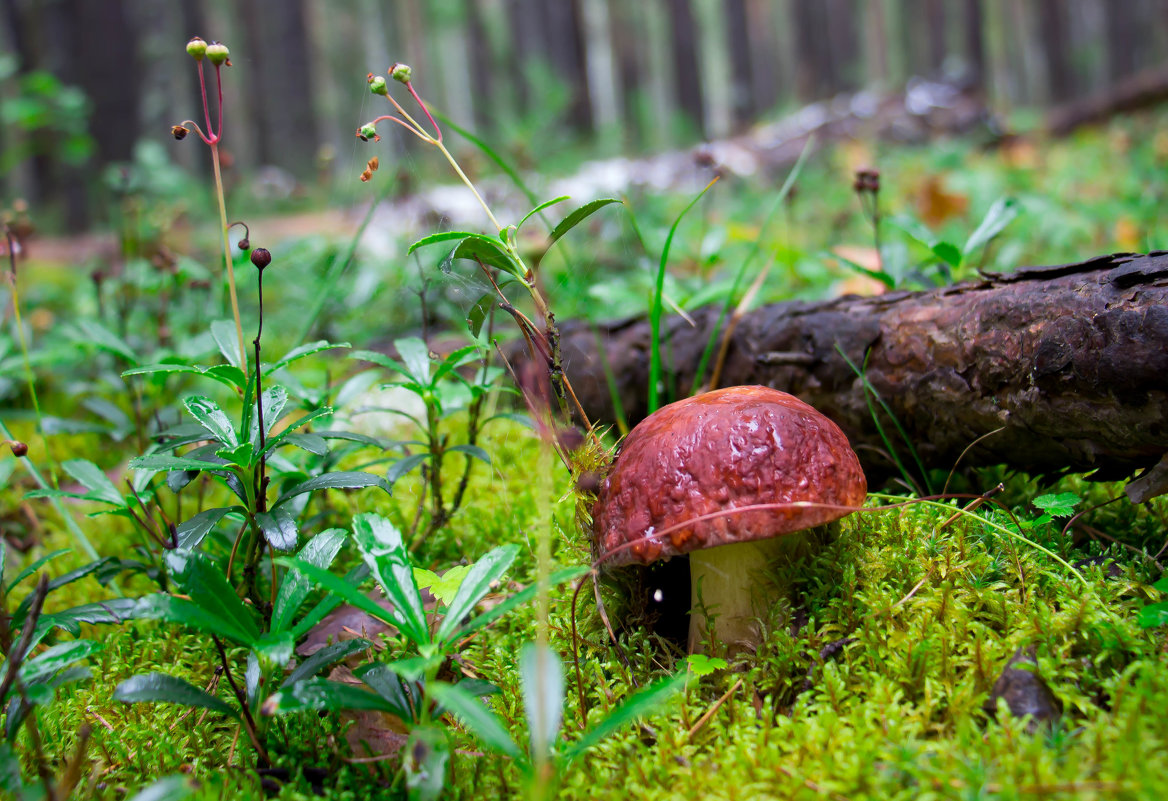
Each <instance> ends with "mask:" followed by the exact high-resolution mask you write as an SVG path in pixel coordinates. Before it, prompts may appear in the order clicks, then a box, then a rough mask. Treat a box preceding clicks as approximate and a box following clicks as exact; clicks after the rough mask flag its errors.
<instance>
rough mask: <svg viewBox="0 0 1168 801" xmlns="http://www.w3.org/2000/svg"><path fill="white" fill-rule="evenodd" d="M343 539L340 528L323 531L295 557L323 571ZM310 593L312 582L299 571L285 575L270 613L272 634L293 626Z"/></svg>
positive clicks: (343, 535) (343, 531) (291, 571)
mask: <svg viewBox="0 0 1168 801" xmlns="http://www.w3.org/2000/svg"><path fill="white" fill-rule="evenodd" d="M345 536H346V532H345V530H344V529H342V528H330V529H326V530H325V531H322V532H320V533H319V534H317V535H316V536H315V537H313V538H312V539H310V540H309V541H308V542H306V543H305V544H304V547H303V548H301V549H300V553H298V554H296V557H297V558H298V559H300V560H301V561H303V562H306V563H308V564H310V565H314V566H316V567H319V568H321V569H325V568H327V567H328V566H329V565H331V564H332V562H333V559H335V558H336V556H337V554H338V553H340V550H341V546H342V545H343V544H344V542H345ZM311 591H312V583H311V582H310V581H309V580H308V578H307V577H306V576H305V575H304V574H303V573H301V572H300V571H299V570H295V569H292V570H289V571H288V572H287V573H286V574H285V575H284V580H283V581H282V582H281V583H280V591H279V592H278V593H277V595H276V606H275V609H274V611H273V612H272V631H283V630H284V629H286V628H288V626H290V625H292V619H293V618H294V617H295V616H296V612H297V611H299V609H300V606H301V604H303V603H304V601H305V599H307V598H308V594H309V593H310V592H311Z"/></svg>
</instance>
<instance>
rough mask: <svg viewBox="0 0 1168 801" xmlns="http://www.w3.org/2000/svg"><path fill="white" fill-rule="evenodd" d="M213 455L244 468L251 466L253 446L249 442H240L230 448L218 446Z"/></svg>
mask: <svg viewBox="0 0 1168 801" xmlns="http://www.w3.org/2000/svg"><path fill="white" fill-rule="evenodd" d="M215 455H216V456H218V457H219V458H220V459H225V460H226V461H227V462H229V463H230V464H233V465H235V466H236V467H242V468H245V469H246V468H248V467H251V462H252V457H253V456H255V448H253V447H252V444H251V443H250V442H241V443H239V444H238V445H233V446H232V447H230V448H219V449H218V450H217V451H215Z"/></svg>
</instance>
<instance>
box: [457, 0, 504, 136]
mask: <svg viewBox="0 0 1168 801" xmlns="http://www.w3.org/2000/svg"><path fill="white" fill-rule="evenodd" d="M463 1H464V4H465V5H464V7H465V9H466V26H467V33H468V34H469V36H470V53H469V56H468V57H469V59H470V81H471V89H472V90H473V91H474V95H475V101H476V102H475V104H474V120H473V122H474V126H475V127H476V128H477V129H478V130H479V131H486V130H487V129H488V127H490V125H491V123H492V122H493V120H492V119H491V108H492V106H493V105H494V89H495V80H494V79H495V74H496V71H495V69H494V64H493V63H492V60H491V43H490V40H489V39H488V38H487V26H486V25H485V24H484V22H483V10H482V8H481V7H480V0H463ZM468 122H470V121H469V120H468Z"/></svg>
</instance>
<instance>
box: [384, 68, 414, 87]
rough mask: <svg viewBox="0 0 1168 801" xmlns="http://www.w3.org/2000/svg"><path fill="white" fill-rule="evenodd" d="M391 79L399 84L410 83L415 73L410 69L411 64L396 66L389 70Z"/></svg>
mask: <svg viewBox="0 0 1168 801" xmlns="http://www.w3.org/2000/svg"><path fill="white" fill-rule="evenodd" d="M389 77H391V78H393V79H394V80H395V81H397V82H398V83H409V82H410V80H411V79H412V78H413V77H414V71H413V70H412V69H410V65H409V64H400V63H399V64H394V65H393V66H392V67H390V68H389Z"/></svg>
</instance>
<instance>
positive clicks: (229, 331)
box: [211, 320, 243, 371]
mask: <svg viewBox="0 0 1168 801" xmlns="http://www.w3.org/2000/svg"><path fill="white" fill-rule="evenodd" d="M211 337H212V338H213V339H214V340H215V344H216V345H218V346H219V352H220V353H222V354H223V358H224V359H226V360H227V363H228V364H230V365H232V366H233V367H236V368H238V369H239V370H241V371H242V370H243V353H241V352H240V350H239V331H238V330H237V329H236V327H235V322H234V321H232V320H215V321H214V322H213V323H211Z"/></svg>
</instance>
